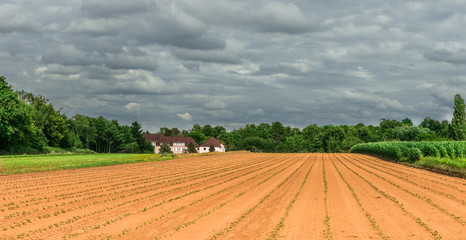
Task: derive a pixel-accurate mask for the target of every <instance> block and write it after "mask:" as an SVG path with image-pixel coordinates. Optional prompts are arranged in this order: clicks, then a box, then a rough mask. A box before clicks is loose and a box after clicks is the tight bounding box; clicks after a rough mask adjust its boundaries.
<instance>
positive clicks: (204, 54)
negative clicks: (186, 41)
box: [171, 48, 241, 64]
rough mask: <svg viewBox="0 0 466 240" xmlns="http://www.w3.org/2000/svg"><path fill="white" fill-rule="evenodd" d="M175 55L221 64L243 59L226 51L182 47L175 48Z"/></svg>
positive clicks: (173, 51) (237, 61)
mask: <svg viewBox="0 0 466 240" xmlns="http://www.w3.org/2000/svg"><path fill="white" fill-rule="evenodd" d="M171 52H172V53H173V55H174V56H175V57H176V58H178V59H182V60H188V61H200V62H206V63H221V64H240V63H241V59H240V58H239V57H237V56H235V55H233V54H231V53H227V52H225V51H217V50H209V51H200V50H188V49H181V48H173V49H172V51H171Z"/></svg>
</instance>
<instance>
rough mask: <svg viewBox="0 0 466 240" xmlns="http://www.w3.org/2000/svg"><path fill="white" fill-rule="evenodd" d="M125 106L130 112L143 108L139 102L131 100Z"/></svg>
mask: <svg viewBox="0 0 466 240" xmlns="http://www.w3.org/2000/svg"><path fill="white" fill-rule="evenodd" d="M125 108H126V109H128V111H130V112H137V111H139V109H140V108H141V105H140V104H139V103H134V102H130V103H128V104H126V106H125Z"/></svg>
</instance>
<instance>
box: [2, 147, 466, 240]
mask: <svg viewBox="0 0 466 240" xmlns="http://www.w3.org/2000/svg"><path fill="white" fill-rule="evenodd" d="M465 205H466V180H464V179H460V178H454V177H449V176H444V175H439V174H436V173H433V172H428V171H424V170H422V169H416V168H411V167H408V166H404V165H400V164H397V163H394V162H389V161H385V160H383V159H380V158H376V157H373V156H367V155H361V154H323V153H309V154H301V153H296V154H294V153H292V154H277V153H246V152H239V153H229V154H223V155H213V156H199V157H192V158H184V159H173V160H169V161H162V162H148V163H135V164H128V165H118V166H107V167H95V168H88V169H76V170H61V171H53V172H43V173H30V174H18V175H9V176H5V175H3V176H0V239H118V238H124V239H164V240H165V239H171V240H184V239H190V240H194V239H353V238H354V239H356V238H359V239H440V238H442V237H443V238H444V239H465V240H466V237H465V236H466V226H465V224H466V223H465V220H466V210H465V208H464V207H465Z"/></svg>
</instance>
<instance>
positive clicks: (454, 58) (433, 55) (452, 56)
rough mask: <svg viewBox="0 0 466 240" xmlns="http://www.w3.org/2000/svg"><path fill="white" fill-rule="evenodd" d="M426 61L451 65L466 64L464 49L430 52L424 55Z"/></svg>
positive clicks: (465, 50)
mask: <svg viewBox="0 0 466 240" xmlns="http://www.w3.org/2000/svg"><path fill="white" fill-rule="evenodd" d="M424 57H425V58H426V59H427V60H431V61H437V62H447V63H453V64H466V49H464V48H462V49H458V50H456V51H450V50H447V49H437V50H430V51H426V52H425V53H424Z"/></svg>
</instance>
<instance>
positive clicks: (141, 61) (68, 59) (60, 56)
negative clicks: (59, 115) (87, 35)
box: [42, 47, 157, 71]
mask: <svg viewBox="0 0 466 240" xmlns="http://www.w3.org/2000/svg"><path fill="white" fill-rule="evenodd" d="M42 63H46V64H51V63H55V64H61V65H64V66H90V65H102V66H105V67H108V68H110V69H144V70H149V71H154V70H156V69H157V63H156V62H155V60H153V59H151V58H148V57H146V56H130V55H124V54H105V55H101V54H89V53H83V52H81V51H79V50H77V49H75V48H73V47H65V48H62V49H59V50H57V51H53V52H49V53H46V54H44V55H43V56H42Z"/></svg>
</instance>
